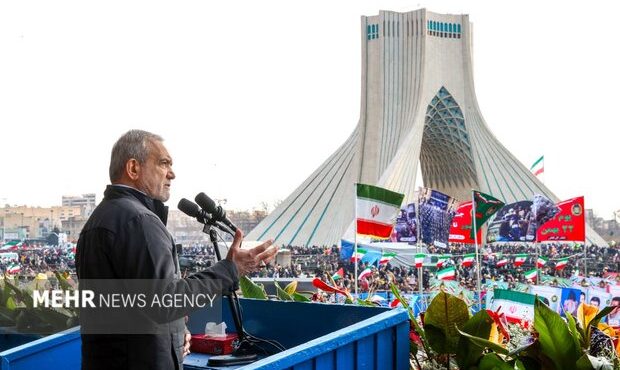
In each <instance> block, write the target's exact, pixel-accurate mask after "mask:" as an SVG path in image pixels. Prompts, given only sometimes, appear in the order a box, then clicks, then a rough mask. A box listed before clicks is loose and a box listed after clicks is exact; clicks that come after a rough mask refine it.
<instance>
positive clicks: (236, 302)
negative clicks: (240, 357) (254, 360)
mask: <svg viewBox="0 0 620 370" xmlns="http://www.w3.org/2000/svg"><path fill="white" fill-rule="evenodd" d="M216 234H217V236H218V238H219V239H220V241H221V242H222V243H223V244H224V245H226V241H225V240H224V238H222V235H221V234H220V232H219V231H217V230H216ZM239 247H240V248H241V246H239ZM213 248H216V246H213ZM229 299H232V300H233V304H234V305H235V306H236V308H237V312H238V313H239V320H240V321H241V322H243V307H242V306H241V304H240V303H239V297H238V296H237V293H236V292H233V293H232V294H231V296H230V297H229ZM243 334H244V336H245V340H246V341H247V342H248V343H251V344H252V345H254V346H256V347H257V348H259V349H260V350H261V351H263V353H265V354H270V353H272V352H270V351H267V350H266V349H264V348H263V347H262V346H260V345H259V344H260V343H266V344H269V345H271V346H272V347H273V348H275V349H277V350H278V351H286V348H285V347H284V346H283V345H282V344H280V343H279V342H278V341H276V340H272V339H265V338H261V337H257V336H255V335H252V334H250V333H249V332H248V331H247V330H245V328H243Z"/></svg>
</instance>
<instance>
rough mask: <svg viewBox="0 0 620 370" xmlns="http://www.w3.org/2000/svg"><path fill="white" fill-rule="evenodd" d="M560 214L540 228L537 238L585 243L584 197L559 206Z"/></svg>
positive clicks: (566, 201)
mask: <svg viewBox="0 0 620 370" xmlns="http://www.w3.org/2000/svg"><path fill="white" fill-rule="evenodd" d="M557 206H558V207H560V212H559V213H558V214H557V215H555V217H553V218H552V219H551V220H549V221H547V222H545V223H544V224H543V225H541V226H540V227H539V228H538V231H537V233H536V238H537V240H538V241H539V242H542V241H545V240H567V241H575V242H585V239H586V219H585V208H584V206H583V197H577V198H572V199H568V200H565V201H563V202H560V203H558V204H557Z"/></svg>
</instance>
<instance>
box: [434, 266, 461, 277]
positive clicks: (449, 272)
mask: <svg viewBox="0 0 620 370" xmlns="http://www.w3.org/2000/svg"><path fill="white" fill-rule="evenodd" d="M455 277H456V269H455V268H454V266H450V267H447V268H445V269H443V270H439V271H437V279H439V280H454V279H455Z"/></svg>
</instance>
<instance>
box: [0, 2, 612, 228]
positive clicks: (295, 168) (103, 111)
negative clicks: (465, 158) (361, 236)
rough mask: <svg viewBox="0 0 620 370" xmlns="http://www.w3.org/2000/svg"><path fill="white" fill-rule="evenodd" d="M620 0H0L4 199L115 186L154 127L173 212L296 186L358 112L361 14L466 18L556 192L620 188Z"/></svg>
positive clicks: (482, 94)
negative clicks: (197, 202) (136, 142)
mask: <svg viewBox="0 0 620 370" xmlns="http://www.w3.org/2000/svg"><path fill="white" fill-rule="evenodd" d="M617 4H619V3H618V2H615V1H589V2H587V3H586V2H570V1H568V2H567V1H544V2H543V1H523V0H519V1H510V2H505V1H502V2H499V1H496V2H490V1H479V2H473V1H415V0H414V1H351V2H349V1H347V2H345V1H340V2H338V1H317V0H313V1H278V2H276V1H205V0H200V1H174V2H173V1H170V2H160V1H144V2H137V1H105V2H104V1H100V2H92V1H84V0H79V1H73V2H71V1H3V2H1V3H0V130H1V131H0V140H1V146H0V147H1V148H2V152H1V153H2V178H1V180H0V201H1V202H4V199H5V198H6V201H7V202H8V203H10V204H28V205H41V206H49V205H55V204H59V203H60V200H61V196H62V195H64V194H66V195H70V194H81V193H88V192H96V193H97V194H98V200H100V199H101V194H102V192H103V189H104V188H105V185H106V184H107V183H108V182H109V181H108V171H107V169H108V164H109V153H110V149H111V147H112V144H113V143H114V141H115V140H116V139H117V138H118V137H119V136H120V135H121V134H122V133H124V132H125V131H127V130H128V129H131V128H142V129H145V130H149V131H153V132H155V133H158V134H160V135H162V136H164V138H165V139H166V145H167V147H168V149H169V151H170V153H171V154H172V156H173V159H174V161H175V164H174V169H175V171H176V174H177V179H176V180H175V181H174V182H173V188H172V193H173V197H172V199H171V205H172V206H173V207H174V208H176V203H177V201H178V199H180V198H181V197H189V198H193V196H194V195H195V194H196V193H197V192H199V191H204V192H206V193H207V194H209V195H211V197H213V198H220V199H221V198H226V199H227V200H228V203H227V204H226V207H227V208H234V209H246V208H252V207H258V206H259V204H260V203H261V202H262V201H265V202H267V203H270V204H272V203H273V202H275V201H276V200H279V199H284V198H286V196H287V195H288V194H290V193H291V192H292V191H293V190H294V189H295V188H296V187H297V186H298V185H299V184H300V183H301V182H302V181H303V180H304V179H305V178H306V177H307V176H308V175H309V174H310V173H311V172H312V171H313V170H314V169H316V167H317V166H319V165H320V164H321V163H322V162H323V161H324V160H325V159H326V158H327V157H328V156H329V155H330V154H331V153H332V152H333V151H334V150H335V149H336V148H337V147H338V146H339V145H340V144H341V143H342V142H343V141H344V140H345V139H346V137H347V136H348V135H349V134H350V133H351V131H352V130H353V129H354V127H355V125H356V123H357V120H358V117H359V97H360V63H361V61H360V35H359V31H360V16H361V15H375V14H378V11H379V10H380V9H383V10H395V11H410V10H415V9H418V8H422V7H426V8H427V9H429V10H431V11H435V12H440V13H453V14H460V13H467V14H470V19H471V21H473V23H474V74H475V82H476V91H477V96H478V101H479V103H480V108H481V110H482V114H483V116H484V118H485V120H486V121H487V123H488V124H489V126H490V127H491V129H492V131H493V132H494V133H495V135H496V136H497V137H498V138H499V139H500V141H502V143H504V145H505V146H506V147H507V148H508V149H509V150H510V151H512V152H513V153H514V154H515V155H516V157H517V158H518V159H519V160H521V161H522V162H523V163H524V164H525V165H526V166H527V167H529V166H530V165H531V164H532V163H533V161H534V160H535V159H537V158H538V157H539V156H540V155H542V154H544V155H545V179H544V180H545V183H546V184H547V185H548V186H549V187H550V188H551V189H552V190H553V191H554V192H555V193H556V195H558V197H560V198H569V197H573V196H578V195H585V197H586V208H594V209H595V211H596V212H597V213H598V214H599V215H601V216H603V217H605V218H611V216H612V211H614V210H616V209H620V197H619V196H618V184H617V183H618V165H619V161H618V140H619V135H618V134H619V133H620V129H619V128H618V124H619V123H620V122H619V119H618V115H617V114H616V113H615V111H614V109H615V108H614V107H616V105H617V104H618V92H617V90H616V87H617V86H620V74H619V72H618V66H619V65H620V60H619V57H618V47H617V45H618V34H619V32H618V30H619V27H618V24H617V23H618V22H617V16H618V10H619V8H620V5H617Z"/></svg>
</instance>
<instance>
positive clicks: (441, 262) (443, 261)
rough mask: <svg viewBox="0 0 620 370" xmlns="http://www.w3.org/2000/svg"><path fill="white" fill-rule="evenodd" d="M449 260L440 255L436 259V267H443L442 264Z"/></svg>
mask: <svg viewBox="0 0 620 370" xmlns="http://www.w3.org/2000/svg"><path fill="white" fill-rule="evenodd" d="M448 258H450V256H444V255H441V256H439V258H437V267H443V264H444V263H446V261H447V260H448Z"/></svg>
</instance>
